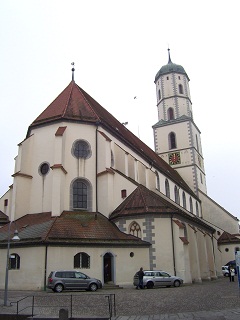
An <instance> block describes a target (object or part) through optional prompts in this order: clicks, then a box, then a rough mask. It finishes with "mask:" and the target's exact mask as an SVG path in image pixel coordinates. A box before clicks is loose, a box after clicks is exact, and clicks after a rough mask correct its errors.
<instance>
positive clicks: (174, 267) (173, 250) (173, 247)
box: [171, 215, 176, 276]
mask: <svg viewBox="0 0 240 320" xmlns="http://www.w3.org/2000/svg"><path fill="white" fill-rule="evenodd" d="M171 231H172V253H173V269H174V275H175V276H176V261H175V246H174V234H173V215H172V216H171Z"/></svg>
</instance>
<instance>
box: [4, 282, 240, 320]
mask: <svg viewBox="0 0 240 320" xmlns="http://www.w3.org/2000/svg"><path fill="white" fill-rule="evenodd" d="M236 280H237V279H235V282H233V283H232V282H229V279H228V278H221V279H217V280H213V281H206V282H203V283H202V284H192V285H184V286H181V287H179V288H158V289H144V290H136V289H135V288H134V287H132V286H129V287H124V288H123V289H118V290H99V291H98V292H97V293H94V292H83V291H82V292H71V293H70V292H67V293H60V294H58V293H54V292H52V291H47V292H44V291H41V292H40V291H11V290H10V291H9V292H8V297H9V301H10V302H13V301H16V300H19V299H21V298H23V297H26V296H30V299H32V296H33V295H34V297H35V299H36V300H37V299H43V298H44V299H47V300H48V303H49V302H50V303H51V307H52V306H53V304H54V303H56V305H57V306H60V307H58V310H59V309H60V308H61V307H64V304H66V301H67V299H68V298H70V296H71V294H74V296H76V297H77V298H78V299H79V300H78V301H81V311H79V314H78V316H79V317H81V316H83V312H84V308H85V309H86V310H94V308H95V309H96V310H97V311H94V314H91V316H97V315H98V316H103V314H101V301H100V298H101V299H105V301H106V297H105V295H108V294H115V300H116V315H115V316H114V317H113V318H114V319H115V320H160V319H167V320H175V319H188V320H191V319H195V320H216V319H217V320H222V319H225V320H237V319H238V320H240V290H239V287H238V282H237V281H236ZM98 294H101V296H100V295H98ZM3 297H4V291H3V290H0V319H1V314H4V313H14V312H16V305H15V304H14V305H13V306H8V307H5V306H3ZM89 298H90V299H89ZM63 301H64V302H63ZM102 301H103V300H102ZM73 304H74V302H73ZM105 305H106V304H105ZM49 310H50V308H45V309H44V310H42V311H41V312H42V313H43V314H46V313H47V314H49V316H50V311H49ZM105 315H106V313H105ZM89 316H90V314H89Z"/></svg>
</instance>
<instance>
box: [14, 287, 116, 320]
mask: <svg viewBox="0 0 240 320" xmlns="http://www.w3.org/2000/svg"><path fill="white" fill-rule="evenodd" d="M13 304H16V313H17V315H19V314H22V313H23V311H24V312H25V313H29V315H31V316H32V317H33V316H36V315H44V316H46V315H47V316H49V317H51V316H54V317H56V316H58V313H59V310H60V309H67V310H68V314H69V317H71V318H73V317H74V318H77V317H93V316H94V317H107V318H109V319H111V318H112V317H113V316H116V300H115V294H113V293H110V294H101V293H94V294H92V293H80V294H62V293H61V294H52V293H50V294H49V295H33V296H32V295H31V296H26V297H24V298H22V299H20V300H18V301H15V302H11V305H13Z"/></svg>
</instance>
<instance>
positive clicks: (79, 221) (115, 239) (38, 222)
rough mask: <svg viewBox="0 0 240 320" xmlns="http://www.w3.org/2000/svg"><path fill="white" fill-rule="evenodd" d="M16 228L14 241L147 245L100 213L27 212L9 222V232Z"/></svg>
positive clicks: (3, 233)
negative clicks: (59, 213) (16, 232)
mask: <svg viewBox="0 0 240 320" xmlns="http://www.w3.org/2000/svg"><path fill="white" fill-rule="evenodd" d="M15 229H17V230H18V235H19V237H20V241H18V243H16V245H23V244H31V245H32V244H33V243H43V244H44V243H53V244H54V243H58V244H60V243H61V244H69V245H70V244H79V243H81V244H85V245H86V244H92V245H94V244H99V243H100V244H101V245H102V244H104V243H106V244H107V243H108V244H111V245H116V246H118V245H127V246H129V245H131V246H149V245H150V244H149V243H148V242H146V241H142V240H141V239H139V238H137V237H135V236H133V235H130V234H125V233H123V232H121V231H120V230H119V229H118V228H117V226H116V225H115V224H114V223H113V222H111V221H109V220H108V219H107V218H106V217H105V216H103V215H102V214H100V213H94V212H72V211H69V212H67V211H65V212H63V213H62V214H61V216H59V217H51V213H50V212H48V213H39V214H28V215H25V216H23V217H22V218H20V219H18V220H16V221H15V222H14V223H12V224H11V235H13V233H14V230H15ZM7 234H8V225H5V226H4V227H2V228H0V245H1V243H6V241H7Z"/></svg>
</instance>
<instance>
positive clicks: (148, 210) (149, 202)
mask: <svg viewBox="0 0 240 320" xmlns="http://www.w3.org/2000/svg"><path fill="white" fill-rule="evenodd" d="M148 214H151V215H152V214H162V215H168V214H172V215H174V216H175V217H177V216H179V217H180V216H181V217H184V219H185V220H186V219H187V220H188V221H189V222H192V223H194V224H195V225H199V226H202V227H204V228H205V229H208V231H209V232H214V231H215V229H214V228H213V227H211V226H210V225H209V224H207V222H205V221H204V220H203V219H200V218H198V217H197V216H195V215H194V214H191V213H187V211H184V210H183V209H182V208H180V207H178V206H177V205H175V204H174V203H171V202H170V201H168V200H167V199H164V198H163V197H162V196H161V195H160V194H157V193H155V192H153V191H151V190H149V189H147V188H146V187H144V186H143V185H139V186H138V187H137V188H136V189H135V190H134V191H133V192H132V193H131V194H130V195H129V196H128V197H127V198H126V199H125V200H124V201H123V202H122V203H121V204H120V205H119V206H118V207H117V208H116V209H115V210H114V211H113V212H112V213H111V215H110V217H109V219H110V220H112V221H115V220H116V219H119V218H125V217H131V218H132V217H133V216H139V215H144V216H147V215H148Z"/></svg>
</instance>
